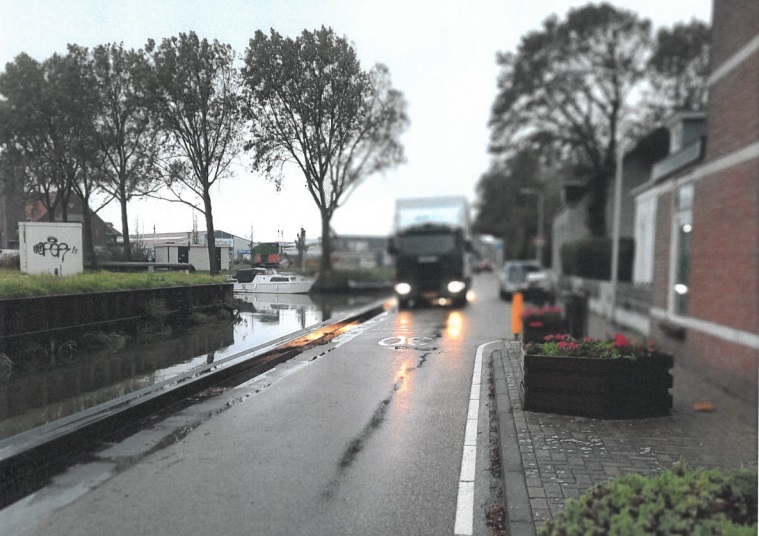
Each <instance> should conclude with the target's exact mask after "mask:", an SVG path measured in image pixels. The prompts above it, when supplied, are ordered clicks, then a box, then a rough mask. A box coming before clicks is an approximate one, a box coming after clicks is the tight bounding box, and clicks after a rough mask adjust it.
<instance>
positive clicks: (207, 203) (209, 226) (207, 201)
mask: <svg viewBox="0 0 759 536" xmlns="http://www.w3.org/2000/svg"><path fill="white" fill-rule="evenodd" d="M203 206H204V208H205V216H206V243H207V244H208V263H209V266H210V267H211V275H218V273H219V270H220V268H221V267H220V266H219V263H218V262H217V260H216V237H215V236H214V229H213V214H212V213H211V194H210V193H209V191H208V189H206V190H205V191H204V192H203Z"/></svg>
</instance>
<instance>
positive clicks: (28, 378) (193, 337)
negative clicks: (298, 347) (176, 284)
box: [0, 294, 381, 440]
mask: <svg viewBox="0 0 759 536" xmlns="http://www.w3.org/2000/svg"><path fill="white" fill-rule="evenodd" d="M235 298H237V299H238V300H240V301H239V302H238V305H239V318H238V319H237V321H235V322H232V323H229V324H226V325H225V324H218V323H217V324H215V325H214V326H213V327H203V326H200V327H193V328H191V329H189V330H187V332H186V333H183V334H182V335H181V336H177V337H172V338H170V339H167V340H162V341H160V342H156V343H151V344H149V345H144V344H143V345H133V346H128V347H126V348H124V349H121V350H114V349H110V350H108V351H102V352H99V353H97V354H92V355H77V353H73V354H72V356H71V357H70V359H68V360H65V361H64V362H59V363H56V364H55V365H54V366H51V365H48V364H45V363H38V364H35V366H34V367H33V369H32V370H19V369H18V367H16V368H13V369H10V373H9V374H7V370H6V374H3V375H2V376H0V440H2V439H5V438H8V437H11V436H13V435H16V434H19V433H21V432H24V431H26V430H30V429H32V428H35V427H37V426H40V425H42V424H45V423H47V422H51V421H54V420H56V419H60V418H63V417H66V416H68V415H72V414H74V413H76V412H79V411H82V410H85V409H88V408H91V407H94V406H96V405H98V404H101V403H104V402H108V401H109V400H113V399H115V398H117V397H119V396H122V395H125V394H128V393H130V392H133V391H136V390H138V389H142V388H144V387H148V386H150V385H153V384H156V383H159V382H162V381H164V380H169V379H171V378H174V377H176V376H178V375H180V374H183V373H185V372H188V371H191V370H192V369H194V368H196V367H199V366H203V365H206V364H208V363H212V362H214V361H218V360H220V359H223V358H225V357H227V356H230V355H233V354H236V353H238V352H241V351H244V350H247V349H250V348H255V347H257V346H260V345H262V344H266V343H267V342H270V341H273V340H275V339H278V338H280V337H283V336H286V335H289V334H291V333H295V332H297V331H300V330H302V329H305V328H308V327H311V326H314V325H316V324H318V323H320V322H322V321H325V320H329V319H330V318H332V317H334V316H342V315H343V314H347V313H349V312H350V311H353V310H357V309H360V308H362V307H364V306H365V305H368V304H370V303H372V302H374V301H376V300H377V299H380V298H381V296H378V295H359V296H357V295H350V296H348V295H345V296H343V295H340V296H335V295H316V296H310V295H305V294H289V295H288V294H247V295H242V294H241V295H235Z"/></svg>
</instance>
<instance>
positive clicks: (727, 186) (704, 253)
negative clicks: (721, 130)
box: [689, 160, 759, 333]
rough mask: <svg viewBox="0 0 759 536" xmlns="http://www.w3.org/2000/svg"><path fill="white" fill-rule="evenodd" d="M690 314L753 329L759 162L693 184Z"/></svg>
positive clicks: (758, 321)
mask: <svg viewBox="0 0 759 536" xmlns="http://www.w3.org/2000/svg"><path fill="white" fill-rule="evenodd" d="M692 245H693V251H692V264H691V284H690V288H691V297H690V300H691V301H690V314H689V316H692V317H694V318H701V319H704V320H708V321H710V322H715V323H717V324H720V325H725V326H730V327H734V328H737V329H740V330H744V331H748V332H753V333H756V332H757V330H758V329H759V160H752V161H749V162H745V163H743V164H741V165H737V166H732V167H730V168H728V169H727V170H725V171H724V172H722V173H720V174H719V175H717V176H710V177H705V178H703V179H701V180H699V181H697V182H696V185H695V200H694V207H693V243H692Z"/></svg>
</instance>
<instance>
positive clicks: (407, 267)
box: [389, 223, 472, 309]
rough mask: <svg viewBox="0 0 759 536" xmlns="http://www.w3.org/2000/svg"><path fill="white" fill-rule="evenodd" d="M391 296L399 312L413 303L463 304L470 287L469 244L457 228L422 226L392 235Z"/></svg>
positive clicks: (443, 225) (461, 229)
mask: <svg viewBox="0 0 759 536" xmlns="http://www.w3.org/2000/svg"><path fill="white" fill-rule="evenodd" d="M389 251H390V253H391V254H394V255H395V269H396V276H395V281H396V283H395V287H394V289H395V295H396V298H397V299H398V305H399V307H400V308H401V309H403V308H406V307H408V306H409V304H410V303H411V302H414V303H421V302H427V303H444V304H450V305H452V306H453V307H464V306H466V304H467V292H468V291H469V289H470V288H471V285H472V268H471V263H470V262H469V255H470V253H471V251H472V244H471V241H470V240H469V239H468V237H467V236H466V233H465V230H464V229H463V228H461V227H458V226H452V225H445V224H436V223H425V224H422V225H418V226H412V227H407V228H405V229H403V230H402V231H399V232H397V233H396V235H395V236H394V238H393V239H392V240H391V245H390V248H389Z"/></svg>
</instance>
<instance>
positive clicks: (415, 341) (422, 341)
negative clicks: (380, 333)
mask: <svg viewBox="0 0 759 536" xmlns="http://www.w3.org/2000/svg"><path fill="white" fill-rule="evenodd" d="M433 340H434V339H432V337H404V336H403V335H398V336H395V337H385V338H384V339H382V340H381V341H379V343H378V344H379V345H380V346H382V347H384V348H388V349H391V350H402V349H404V348H418V349H420V350H435V348H432V347H431V346H430V343H431V342H432V341H433Z"/></svg>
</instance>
